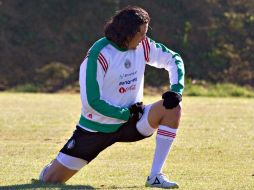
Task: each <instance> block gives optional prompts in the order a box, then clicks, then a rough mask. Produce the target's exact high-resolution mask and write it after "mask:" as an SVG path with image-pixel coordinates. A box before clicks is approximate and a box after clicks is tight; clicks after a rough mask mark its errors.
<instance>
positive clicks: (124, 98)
mask: <svg viewBox="0 0 254 190" xmlns="http://www.w3.org/2000/svg"><path fill="white" fill-rule="evenodd" d="M146 64H149V65H151V66H154V67H157V68H164V69H166V70H167V71H168V73H169V79H170V89H171V90H172V91H174V92H177V93H179V94H182V93H183V89H184V65H183V61H182V59H181V57H180V56H179V54H177V53H175V52H173V51H171V50H170V49H168V48H167V47H165V46H164V45H163V44H160V43H156V42H155V41H153V40H152V39H150V38H148V37H146V38H145V39H144V40H142V42H141V43H140V44H139V45H138V46H137V48H136V49H122V48H119V47H118V46H117V45H116V44H115V43H113V42H112V41H110V40H108V39H107V38H105V37H104V38H101V39H100V40H98V41H97V42H95V43H94V45H93V46H92V47H91V48H90V50H89V52H88V53H87V56H86V57H85V59H84V61H83V63H82V64H81V66H80V75H79V83H80V95H81V101H82V112H81V117H80V120H79V123H78V125H79V126H80V127H84V128H85V129H89V130H93V131H99V132H105V133H111V132H114V131H116V130H117V129H118V128H119V127H120V126H121V125H122V124H123V123H125V122H126V121H128V119H129V117H130V111H129V109H128V107H130V106H131V105H132V104H134V103H137V102H141V101H142V99H143V88H144V71H145V65H146ZM154 80H156V79H154Z"/></svg>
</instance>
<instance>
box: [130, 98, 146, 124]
mask: <svg viewBox="0 0 254 190" xmlns="http://www.w3.org/2000/svg"><path fill="white" fill-rule="evenodd" d="M144 108H145V106H144V105H143V102H138V103H135V104H133V105H131V107H129V110H130V113H131V116H130V119H131V120H135V121H138V120H140V118H141V117H142V115H143V113H144Z"/></svg>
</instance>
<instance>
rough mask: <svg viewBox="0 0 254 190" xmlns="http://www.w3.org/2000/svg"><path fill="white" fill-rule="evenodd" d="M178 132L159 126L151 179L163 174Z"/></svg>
mask: <svg viewBox="0 0 254 190" xmlns="http://www.w3.org/2000/svg"><path fill="white" fill-rule="evenodd" d="M176 131H177V129H173V128H170V127H167V126H164V125H160V126H159V128H158V131H157V136H156V148H155V152H154V158H153V165H152V169H151V173H150V178H151V177H153V176H155V175H156V174H158V173H161V170H162V167H163V165H164V163H165V161H166V159H167V156H168V153H169V151H170V147H171V145H172V143H173V141H174V139H175V136H176Z"/></svg>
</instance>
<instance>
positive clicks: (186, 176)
mask: <svg viewBox="0 0 254 190" xmlns="http://www.w3.org/2000/svg"><path fill="white" fill-rule="evenodd" d="M158 99H159V96H157V97H156V96H153V97H146V98H145V100H144V102H145V103H149V102H154V101H156V100H158ZM183 104H184V108H183V117H182V123H181V128H180V130H179V131H178V136H177V138H176V141H175V143H174V145H173V149H172V151H171V152H170V156H169V158H168V160H167V163H166V165H165V167H164V172H165V173H166V174H167V175H168V176H170V178H171V179H172V180H175V181H177V182H178V183H179V184H180V189H184V190H194V189H195V190H245V189H248V190H253V189H254V98H209V97H205V98H204V97H184V102H183ZM80 109H81V105H80V99H79V95H78V94H23V93H0V137H1V138H0V145H1V146H0V168H1V169H0V189H45V188H46V189H151V188H145V187H144V183H145V180H146V177H147V175H148V174H149V171H150V167H151V162H152V158H153V151H154V148H155V135H153V136H152V137H151V138H149V139H146V140H143V141H140V142H137V143H118V144H115V145H113V146H112V147H110V148H108V149H107V150H105V151H104V152H102V153H101V154H100V155H99V156H98V157H97V158H96V159H95V160H94V161H93V162H92V163H90V164H89V165H88V166H86V167H84V168H83V169H82V170H81V171H80V172H79V173H78V174H77V175H76V176H74V177H73V178H72V179H71V180H70V181H68V182H67V183H66V185H45V184H42V183H40V182H37V181H34V182H31V179H33V178H34V179H37V178H38V174H39V172H40V170H41V169H42V167H43V166H44V165H45V164H46V163H48V162H50V161H51V160H52V159H54V157H55V156H56V154H57V152H58V150H59V149H60V148H61V147H62V145H63V144H64V143H65V142H66V140H67V139H68V137H70V135H71V134H72V131H73V129H74V126H75V124H76V122H77V121H78V119H79V115H80Z"/></svg>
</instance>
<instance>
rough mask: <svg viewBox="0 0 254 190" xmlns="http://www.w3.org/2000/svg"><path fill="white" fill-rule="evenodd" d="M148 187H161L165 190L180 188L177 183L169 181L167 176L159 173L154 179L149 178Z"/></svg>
mask: <svg viewBox="0 0 254 190" xmlns="http://www.w3.org/2000/svg"><path fill="white" fill-rule="evenodd" d="M146 187H159V188H163V189H177V188H178V187H179V186H178V184H177V183H175V182H172V181H169V180H168V179H167V177H166V176H165V174H162V173H159V174H156V175H155V176H154V177H152V178H149V176H148V177H147V180H146Z"/></svg>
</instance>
